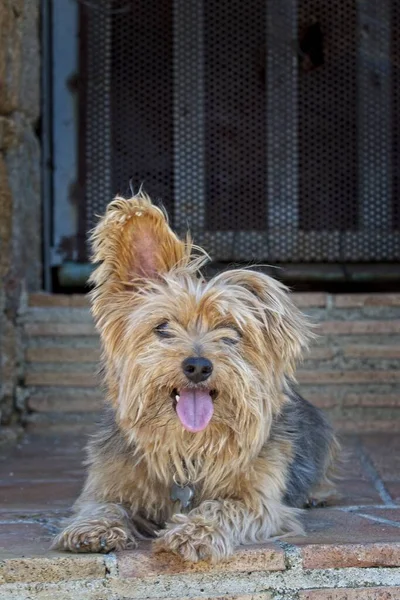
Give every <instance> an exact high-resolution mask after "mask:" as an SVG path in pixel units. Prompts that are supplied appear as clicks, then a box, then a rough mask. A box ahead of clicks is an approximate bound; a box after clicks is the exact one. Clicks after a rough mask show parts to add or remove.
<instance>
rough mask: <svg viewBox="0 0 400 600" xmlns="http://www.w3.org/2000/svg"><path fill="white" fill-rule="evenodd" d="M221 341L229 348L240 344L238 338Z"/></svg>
mask: <svg viewBox="0 0 400 600" xmlns="http://www.w3.org/2000/svg"><path fill="white" fill-rule="evenodd" d="M221 340H222V341H223V342H224V344H227V345H228V346H235V345H236V344H238V343H239V339H238V338H229V337H223V338H221Z"/></svg>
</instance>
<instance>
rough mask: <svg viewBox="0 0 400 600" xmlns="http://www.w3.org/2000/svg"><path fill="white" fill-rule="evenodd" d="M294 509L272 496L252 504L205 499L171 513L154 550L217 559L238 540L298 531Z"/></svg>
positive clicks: (194, 559)
mask: <svg viewBox="0 0 400 600" xmlns="http://www.w3.org/2000/svg"><path fill="white" fill-rule="evenodd" d="M298 512H299V511H297V510H296V509H293V508H290V507H288V506H285V505H284V504H282V503H281V502H279V501H274V500H269V501H266V502H262V501H259V502H256V503H255V504H253V503H246V502H245V501H239V500H211V501H206V502H202V503H201V504H200V505H199V507H198V508H195V509H193V510H192V511H190V512H189V513H188V514H187V515H182V514H177V515H175V516H174V517H173V518H172V520H171V522H170V523H168V524H167V527H166V529H164V530H163V531H161V532H160V537H159V539H158V540H156V541H155V542H154V548H155V550H156V551H157V552H162V551H167V552H168V551H169V552H174V553H175V554H178V555H180V556H181V557H182V558H183V559H185V560H188V561H192V562H197V561H198V560H202V559H206V558H209V559H211V561H212V562H218V561H220V560H223V559H225V558H228V557H229V556H230V555H231V554H232V553H233V551H234V549H235V547H236V546H238V545H240V544H252V543H259V542H265V541H267V540H268V539H269V538H271V537H275V536H283V535H288V534H300V533H302V527H301V525H300V524H299V522H298V521H297V513H298Z"/></svg>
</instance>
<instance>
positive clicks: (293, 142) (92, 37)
mask: <svg viewBox="0 0 400 600" xmlns="http://www.w3.org/2000/svg"><path fill="white" fill-rule="evenodd" d="M81 23H82V28H81V35H82V36H83V37H84V40H85V43H84V44H83V46H82V48H83V50H82V53H83V54H84V55H83V56H81V59H82V60H81V63H82V66H83V68H82V72H81V76H82V80H83V87H82V93H83V96H82V97H83V98H84V99H85V102H84V106H83V107H82V110H83V112H84V123H85V127H84V128H83V139H82V144H81V156H83V157H84V160H83V163H84V164H83V176H81V183H83V187H84V189H85V201H84V203H82V206H81V207H80V210H81V211H82V212H84V218H81V224H82V227H85V228H86V229H88V228H90V227H91V226H92V225H93V223H94V222H95V219H96V217H95V215H96V214H98V213H99V212H102V211H103V210H104V207H105V205H106V203H107V202H108V200H109V199H110V197H112V195H113V194H115V193H117V192H121V193H124V194H125V193H128V192H129V181H130V180H132V182H133V185H134V187H136V188H137V187H138V186H139V185H140V184H141V183H142V182H143V183H144V187H145V189H146V191H148V192H149V193H150V194H151V195H152V196H153V197H156V198H159V199H161V200H162V202H163V203H164V204H165V205H166V206H167V208H168V210H169V212H170V214H171V215H173V224H174V225H175V227H176V228H177V229H178V230H179V231H184V230H185V229H186V227H187V225H189V226H190V228H191V229H192V231H193V235H194V238H195V241H196V242H197V243H199V244H204V245H205V246H206V247H207V250H209V252H210V253H211V254H212V256H213V258H214V259H216V260H244V261H248V260H258V261H288V262H302V261H305V262H338V261H340V262H355V261H357V262H360V261H361V262H362V261H366V262H374V261H397V260H399V259H400V201H399V198H400V176H399V172H400V169H399V168H398V160H399V156H400V127H399V125H398V121H399V119H398V109H397V106H398V105H399V101H400V75H399V68H400V44H399V41H398V35H397V31H398V29H399V25H400V0H380V2H376V1H375V0H365V1H363V2H359V1H357V0H340V2H331V1H330V0H280V1H279V2H274V0H267V2H264V1H263V0H252V2H251V3H245V2H241V1H239V0H207V1H205V0H204V1H203V2H202V1H201V0H167V1H165V2H157V0H136V1H135V2H132V1H131V0H99V1H98V2H96V3H93V2H84V1H83V0H82V3H81ZM80 233H81V234H82V230H81V232H80Z"/></svg>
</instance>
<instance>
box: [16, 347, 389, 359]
mask: <svg viewBox="0 0 400 600" xmlns="http://www.w3.org/2000/svg"><path fill="white" fill-rule="evenodd" d="M338 355H342V356H344V357H348V358H383V359H385V358H400V346H399V345H397V344H392V345H390V344H381V345H380V344H362V343H359V344H350V345H346V346H338V345H336V346H330V347H329V346H321V347H314V348H311V349H310V351H309V352H308V353H307V355H306V360H320V361H329V360H332V359H333V358H335V357H336V356H338ZM100 356H101V350H100V344H98V345H97V346H95V347H87V346H83V347H81V346H76V345H74V346H73V347H68V346H60V345H58V346H57V345H52V346H40V347H28V348H27V349H26V352H25V359H26V360H27V362H29V363H64V362H68V363H73V362H76V363H81V362H86V363H98V362H99V360H100Z"/></svg>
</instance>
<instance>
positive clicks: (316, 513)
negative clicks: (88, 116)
mask: <svg viewBox="0 0 400 600" xmlns="http://www.w3.org/2000/svg"><path fill="white" fill-rule="evenodd" d="M303 523H304V525H305V528H306V533H307V535H306V536H304V537H303V536H302V537H298V538H290V543H294V544H296V545H298V546H307V545H319V544H322V545H328V544H335V545H341V544H364V543H365V542H368V543H369V544H374V543H388V542H399V540H400V530H399V528H398V527H394V526H391V525H386V524H382V523H377V522H373V521H369V520H367V519H363V518H362V517H359V516H358V515H357V514H354V513H353V512H348V511H344V510H343V511H342V510H340V509H335V508H317V509H314V510H307V511H306V512H305V514H304V516H303Z"/></svg>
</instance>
